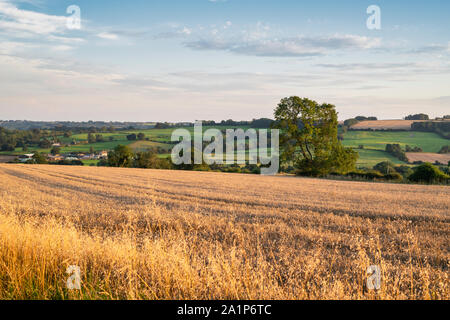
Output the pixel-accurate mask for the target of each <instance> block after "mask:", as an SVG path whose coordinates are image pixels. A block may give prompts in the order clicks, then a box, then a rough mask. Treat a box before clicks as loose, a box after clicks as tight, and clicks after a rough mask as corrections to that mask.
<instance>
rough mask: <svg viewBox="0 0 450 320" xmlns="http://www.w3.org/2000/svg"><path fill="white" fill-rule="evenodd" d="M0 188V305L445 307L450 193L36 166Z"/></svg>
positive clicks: (17, 168)
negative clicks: (73, 274) (209, 302)
mask: <svg viewBox="0 0 450 320" xmlns="http://www.w3.org/2000/svg"><path fill="white" fill-rule="evenodd" d="M0 182H1V183H0V298H2V299H61V298H63V299H448V298H449V281H448V266H449V243H448V239H449V221H450V217H449V205H450V202H449V199H450V188H449V187H445V186H416V185H395V184H375V183H362V182H345V181H330V180H315V179H303V178H294V177H262V176H256V175H238V174H224V173H202V172H181V171H153V170H139V169H118V168H95V167H58V166H32V165H0ZM374 264H377V265H380V267H381V269H382V272H383V275H382V288H381V290H380V291H379V292H378V293H377V294H375V293H374V292H365V290H364V283H365V281H366V275H365V271H366V268H367V267H368V266H369V265H374ZM69 265H78V266H80V268H81V271H82V290H81V291H69V290H67V289H66V287H65V283H66V279H67V277H68V275H66V274H65V271H66V268H67V266H69Z"/></svg>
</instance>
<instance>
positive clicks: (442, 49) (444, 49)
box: [408, 42, 450, 54]
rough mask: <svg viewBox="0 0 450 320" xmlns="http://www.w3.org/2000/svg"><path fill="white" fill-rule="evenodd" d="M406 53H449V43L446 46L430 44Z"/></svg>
mask: <svg viewBox="0 0 450 320" xmlns="http://www.w3.org/2000/svg"><path fill="white" fill-rule="evenodd" d="M408 53H417V54H433V53H438V54H439V53H450V42H449V43H448V44H430V45H427V46H422V47H419V48H416V49H412V50H410V51H408Z"/></svg>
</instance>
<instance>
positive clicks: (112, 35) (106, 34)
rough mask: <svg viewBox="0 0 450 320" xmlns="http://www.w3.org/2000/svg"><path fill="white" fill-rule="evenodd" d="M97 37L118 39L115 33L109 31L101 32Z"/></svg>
mask: <svg viewBox="0 0 450 320" xmlns="http://www.w3.org/2000/svg"><path fill="white" fill-rule="evenodd" d="M97 37H99V38H102V39H106V40H118V39H119V36H118V35H117V34H114V33H109V32H101V33H99V34H97Z"/></svg>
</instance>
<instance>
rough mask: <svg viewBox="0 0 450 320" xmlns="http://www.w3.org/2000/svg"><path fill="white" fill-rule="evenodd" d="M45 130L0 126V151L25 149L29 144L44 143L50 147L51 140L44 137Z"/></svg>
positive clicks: (46, 133)
mask: <svg viewBox="0 0 450 320" xmlns="http://www.w3.org/2000/svg"><path fill="white" fill-rule="evenodd" d="M47 136H48V132H47V131H42V130H39V129H33V130H8V129H5V128H2V127H0V151H14V150H15V149H16V148H22V149H24V150H26V149H27V148H28V147H30V146H38V145H39V146H40V145H45V146H48V147H50V146H51V144H52V143H51V142H50V141H49V140H47V139H46V138H45V137H47Z"/></svg>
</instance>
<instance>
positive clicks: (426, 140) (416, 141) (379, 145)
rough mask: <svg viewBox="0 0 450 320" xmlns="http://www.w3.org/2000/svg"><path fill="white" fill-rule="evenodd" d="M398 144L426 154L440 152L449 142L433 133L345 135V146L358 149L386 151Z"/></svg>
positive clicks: (351, 133)
mask: <svg viewBox="0 0 450 320" xmlns="http://www.w3.org/2000/svg"><path fill="white" fill-rule="evenodd" d="M394 143H398V144H399V145H400V146H402V148H403V149H404V148H405V146H406V145H409V146H411V147H420V148H422V149H423V151H424V152H438V151H439V150H440V149H441V147H442V146H446V145H448V144H449V140H447V139H444V138H441V137H440V136H439V135H437V134H436V133H432V132H416V131H408V132H406V131H405V132H403V131H402V132H383V131H349V132H347V133H346V134H344V141H343V144H344V146H346V147H353V148H357V147H358V146H359V145H363V146H364V148H366V149H376V150H385V149H386V144H394Z"/></svg>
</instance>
